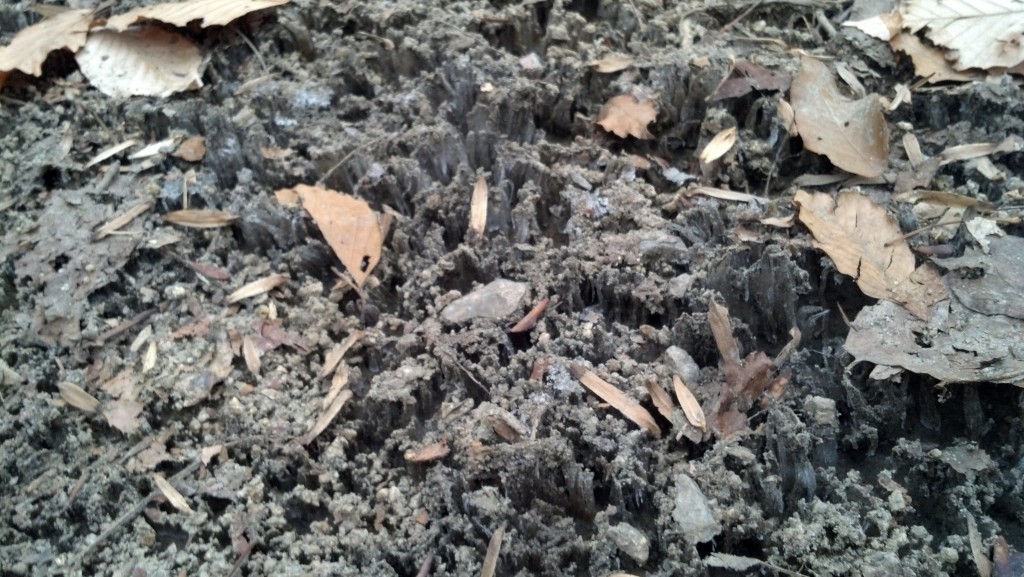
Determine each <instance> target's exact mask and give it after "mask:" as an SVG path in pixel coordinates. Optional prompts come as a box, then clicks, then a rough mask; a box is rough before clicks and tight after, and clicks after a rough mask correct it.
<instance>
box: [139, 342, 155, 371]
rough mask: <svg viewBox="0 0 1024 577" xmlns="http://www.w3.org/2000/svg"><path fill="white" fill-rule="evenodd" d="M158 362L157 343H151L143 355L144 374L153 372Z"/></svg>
mask: <svg viewBox="0 0 1024 577" xmlns="http://www.w3.org/2000/svg"><path fill="white" fill-rule="evenodd" d="M156 360H157V348H156V343H155V342H153V341H150V342H149V347H148V348H147V349H146V354H144V355H142V374H146V373H148V372H149V371H152V370H153V367H155V366H156Z"/></svg>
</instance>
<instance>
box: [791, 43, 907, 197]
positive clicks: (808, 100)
mask: <svg viewBox="0 0 1024 577" xmlns="http://www.w3.org/2000/svg"><path fill="white" fill-rule="evenodd" d="M790 98H791V104H792V105H793V111H794V112H795V115H796V128H797V131H799V133H800V138H801V139H802V140H803V143H804V147H805V148H807V150H810V151H811V152H816V153H818V154H824V155H825V156H827V157H828V159H829V160H831V161H832V164H834V165H836V166H837V167H839V168H841V169H843V170H845V171H847V172H852V173H854V174H859V175H861V176H867V177H876V176H880V175H881V174H882V172H883V171H884V170H885V168H886V166H888V164H889V127H888V125H887V124H886V122H885V116H884V115H883V114H882V104H881V101H880V100H879V98H878V95H876V94H868V95H867V96H865V97H864V98H861V99H859V100H850V99H849V98H846V97H845V96H843V95H842V94H841V93H840V92H839V88H838V87H836V82H835V78H834V77H833V76H832V72H830V71H829V69H828V66H826V65H825V64H823V63H822V62H820V61H818V60H816V59H814V58H809V57H806V56H805V57H803V58H801V60H800V74H798V75H797V77H796V78H795V79H794V80H793V86H792V88H790Z"/></svg>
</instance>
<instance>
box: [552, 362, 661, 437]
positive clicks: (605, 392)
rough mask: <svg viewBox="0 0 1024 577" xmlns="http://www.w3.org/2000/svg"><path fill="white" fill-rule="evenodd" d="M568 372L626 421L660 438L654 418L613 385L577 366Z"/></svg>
mask: <svg viewBox="0 0 1024 577" xmlns="http://www.w3.org/2000/svg"><path fill="white" fill-rule="evenodd" d="M569 372H571V373H572V376H574V377H576V379H577V380H578V381H579V382H580V383H582V384H583V386H585V387H587V388H588V389H590V392H592V393H594V394H595V395H597V396H598V397H600V398H601V400H602V401H604V402H606V403H608V404H609V405H611V406H612V407H613V408H614V409H615V410H617V411H619V412H620V413H622V414H623V416H625V417H626V418H627V419H629V420H630V421H633V422H634V423H636V424H637V425H640V426H641V427H642V428H644V429H646V430H647V432H649V433H650V434H652V435H654V436H655V437H658V438H660V437H661V427H659V426H658V423H657V422H655V420H654V416H652V415H651V414H650V413H649V412H647V409H645V408H643V407H641V406H640V403H637V402H636V401H634V400H633V399H631V398H629V397H627V396H626V394H625V393H623V392H622V391H620V390H619V389H618V388H616V387H615V385H613V384H611V383H609V382H608V381H606V380H604V379H602V378H601V377H599V376H597V375H596V374H595V373H593V372H591V371H588V370H587V369H584V368H583V367H581V366H579V365H570V366H569Z"/></svg>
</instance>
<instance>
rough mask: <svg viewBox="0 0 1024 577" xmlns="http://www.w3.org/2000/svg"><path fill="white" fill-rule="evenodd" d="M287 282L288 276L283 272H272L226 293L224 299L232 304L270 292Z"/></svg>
mask: <svg viewBox="0 0 1024 577" xmlns="http://www.w3.org/2000/svg"><path fill="white" fill-rule="evenodd" d="M287 282H288V277H287V276H285V275H283V274H272V275H270V276H266V277H263V278H261V279H259V280H254V281H252V282H251V283H248V284H246V285H245V286H243V287H242V288H240V289H238V290H236V291H235V292H233V293H231V294H229V295H228V297H227V298H226V299H225V302H226V303H227V304H229V305H230V304H234V303H237V302H238V301H240V300H245V299H247V298H250V297H254V296H256V295H261V294H263V293H267V292H270V291H272V290H274V289H276V288H277V287H279V286H281V285H283V284H285V283H287Z"/></svg>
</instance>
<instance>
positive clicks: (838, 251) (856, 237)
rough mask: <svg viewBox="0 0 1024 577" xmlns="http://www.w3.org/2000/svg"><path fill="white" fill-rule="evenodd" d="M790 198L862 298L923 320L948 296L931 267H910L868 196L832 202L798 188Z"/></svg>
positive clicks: (907, 253) (895, 233)
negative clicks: (900, 308)
mask: <svg viewBox="0 0 1024 577" xmlns="http://www.w3.org/2000/svg"><path fill="white" fill-rule="evenodd" d="M793 200H794V201H795V202H796V203H797V204H798V205H800V213H799V218H800V221H801V222H803V223H804V225H806V226H807V228H808V229H810V231H811V234H813V235H814V240H815V241H816V243H817V245H818V247H819V248H821V250H823V251H825V253H826V254H828V256H829V257H830V258H831V259H832V262H834V263H835V265H836V269H838V270H839V272H841V273H843V274H845V275H849V276H851V277H853V278H854V279H856V281H857V286H858V287H860V290H861V291H863V292H864V294H866V295H868V296H870V297H874V298H876V299H885V300H889V301H892V302H895V303H898V304H901V305H903V306H904V307H906V309H907V310H909V311H910V312H912V313H913V314H914V315H915V316H917V317H918V318H922V319H924V318H928V308H929V307H930V306H931V305H932V304H934V303H936V302H939V301H941V300H943V299H945V298H948V292H947V291H946V288H945V285H944V284H943V283H942V280H941V279H940V278H939V276H938V273H937V272H936V271H935V270H934V269H933V268H932V267H930V266H927V265H923V266H921V267H920V268H915V266H914V265H915V259H914V253H913V252H912V251H911V250H910V246H909V245H908V244H907V241H906V240H905V239H903V233H902V232H901V231H900V227H899V225H898V224H897V223H896V221H895V220H894V219H893V218H892V217H890V216H889V214H888V213H887V212H886V210H885V208H884V207H882V206H879V205H877V204H875V203H874V201H872V200H871V199H870V198H868V197H866V196H862V195H860V194H858V193H856V192H853V191H849V190H848V191H844V192H841V193H839V196H838V197H835V198H833V196H832V195H830V194H825V193H816V194H809V193H807V192H806V191H803V190H798V191H797V192H796V195H795V196H794V198H793Z"/></svg>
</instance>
